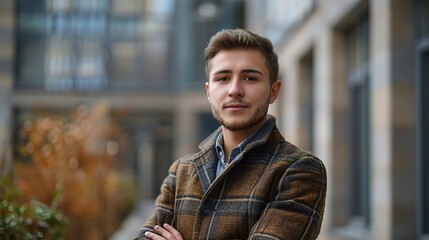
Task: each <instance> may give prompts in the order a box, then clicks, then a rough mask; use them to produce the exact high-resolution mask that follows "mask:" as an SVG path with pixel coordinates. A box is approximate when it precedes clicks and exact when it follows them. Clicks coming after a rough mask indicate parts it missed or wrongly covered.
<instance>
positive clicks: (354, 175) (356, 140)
mask: <svg viewBox="0 0 429 240" xmlns="http://www.w3.org/2000/svg"><path fill="white" fill-rule="evenodd" d="M346 38H347V80H348V86H349V87H348V88H349V98H350V99H349V100H350V101H349V102H350V105H349V106H350V108H349V110H350V111H349V124H350V125H349V126H350V127H349V129H350V130H349V131H350V132H349V133H350V134H349V136H350V137H349V138H350V142H349V146H350V157H349V166H350V173H349V176H350V223H352V224H358V226H361V227H362V228H364V229H369V226H370V215H371V214H370V204H369V199H370V148H369V146H370V137H369V135H370V126H369V114H370V109H369V103H370V99H369V97H370V95H369V81H370V76H369V69H368V67H369V61H370V59H369V54H368V53H369V26H368V18H364V19H362V20H361V21H360V22H359V23H358V24H357V25H355V26H354V27H353V28H351V29H350V30H349V31H348V33H347V36H346Z"/></svg>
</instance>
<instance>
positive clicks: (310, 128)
mask: <svg viewBox="0 0 429 240" xmlns="http://www.w3.org/2000/svg"><path fill="white" fill-rule="evenodd" d="M313 61H314V59H313V51H312V50H311V51H309V52H308V53H307V54H306V55H305V56H304V57H303V58H302V59H301V62H300V82H299V84H300V90H299V92H300V94H299V98H300V99H299V102H300V108H301V109H302V111H300V125H301V126H300V130H299V131H300V132H301V133H302V134H300V137H301V138H302V139H301V140H300V147H302V148H304V149H305V150H308V151H314V149H313V148H314V119H313V118H314V92H313V91H314V63H313Z"/></svg>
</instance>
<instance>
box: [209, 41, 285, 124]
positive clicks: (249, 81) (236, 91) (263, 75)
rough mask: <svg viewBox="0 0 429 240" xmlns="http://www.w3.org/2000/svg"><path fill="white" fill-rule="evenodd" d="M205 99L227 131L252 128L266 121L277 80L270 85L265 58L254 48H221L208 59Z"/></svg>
mask: <svg viewBox="0 0 429 240" xmlns="http://www.w3.org/2000/svg"><path fill="white" fill-rule="evenodd" d="M208 67H209V81H208V82H207V83H206V91H207V98H208V100H209V102H210V105H211V108H212V113H213V116H214V117H215V118H216V120H217V121H218V122H219V123H220V124H221V125H222V126H223V127H224V128H226V129H228V130H231V131H249V132H251V131H254V130H256V129H257V128H259V127H260V126H261V125H262V124H263V123H264V122H265V120H266V114H267V111H268V106H269V104H270V103H273V102H274V101H275V99H276V98H277V96H278V93H279V89H280V85H281V83H280V81H277V82H275V83H273V84H270V81H269V71H268V68H267V66H266V64H265V58H264V56H263V55H262V53H260V52H259V51H257V50H249V49H234V50H223V51H220V52H219V53H217V54H216V56H215V57H214V58H212V59H211V61H210V62H209V66H208Z"/></svg>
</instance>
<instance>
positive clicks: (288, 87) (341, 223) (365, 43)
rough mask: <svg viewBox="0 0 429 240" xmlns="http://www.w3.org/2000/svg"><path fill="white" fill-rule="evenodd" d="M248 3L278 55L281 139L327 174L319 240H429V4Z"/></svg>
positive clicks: (351, 0) (345, 0) (250, 20)
mask: <svg viewBox="0 0 429 240" xmlns="http://www.w3.org/2000/svg"><path fill="white" fill-rule="evenodd" d="M247 3H248V5H247V6H248V8H247V10H246V16H247V17H246V23H247V24H248V25H246V26H247V27H248V28H249V29H250V30H254V31H256V32H259V33H261V34H264V35H266V36H268V37H269V38H270V39H272V40H273V41H274V43H275V46H276V49H277V51H278V54H279V59H280V68H281V78H282V80H283V92H282V94H281V99H280V101H279V102H278V103H277V105H276V106H274V108H273V109H272V111H273V112H274V113H275V114H276V115H277V116H278V118H279V123H280V127H281V130H282V132H283V133H284V135H285V136H286V138H287V139H289V140H290V141H292V142H295V143H297V144H298V145H299V146H301V147H303V148H305V149H308V150H310V151H313V152H314V153H316V155H318V156H319V157H320V158H321V159H322V160H323V161H324V162H325V164H326V166H327V171H328V196H327V206H326V215H325V219H324V223H323V234H322V236H321V237H320V239H429V204H428V203H429V150H428V149H429V145H428V142H429V130H428V129H429V117H428V116H429V115H428V113H429V107H428V106H429V99H428V94H429V88H428V86H429V84H428V83H429V74H428V73H429V2H428V1H424V0H414V1H412V0H403V1H378V0H372V1H362V0H318V1H317V0H300V1H294V0H270V1H258V0H249V1H247Z"/></svg>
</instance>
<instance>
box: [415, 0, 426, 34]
mask: <svg viewBox="0 0 429 240" xmlns="http://www.w3.org/2000/svg"><path fill="white" fill-rule="evenodd" d="M415 7H416V10H417V11H416V13H417V22H416V25H417V29H416V30H417V38H419V39H420V38H423V37H425V36H428V35H429V1H426V0H416V4H415Z"/></svg>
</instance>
